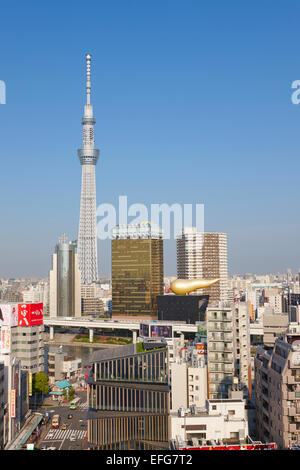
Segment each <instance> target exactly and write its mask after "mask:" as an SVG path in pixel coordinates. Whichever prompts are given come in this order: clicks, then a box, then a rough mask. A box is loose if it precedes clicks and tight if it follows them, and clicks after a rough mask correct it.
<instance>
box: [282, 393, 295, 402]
mask: <svg viewBox="0 0 300 470" xmlns="http://www.w3.org/2000/svg"><path fill="white" fill-rule="evenodd" d="M283 393H284V392H283ZM295 398H296V393H295V392H287V399H288V400H295Z"/></svg>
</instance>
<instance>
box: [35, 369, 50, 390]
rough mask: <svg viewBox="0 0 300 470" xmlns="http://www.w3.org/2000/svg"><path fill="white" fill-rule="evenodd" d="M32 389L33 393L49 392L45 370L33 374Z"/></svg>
mask: <svg viewBox="0 0 300 470" xmlns="http://www.w3.org/2000/svg"><path fill="white" fill-rule="evenodd" d="M32 389H33V392H34V393H38V394H40V395H47V393H48V392H49V385H48V377H47V375H46V374H45V372H38V373H37V374H34V376H33V380H32Z"/></svg>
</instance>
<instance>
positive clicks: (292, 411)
mask: <svg viewBox="0 0 300 470" xmlns="http://www.w3.org/2000/svg"><path fill="white" fill-rule="evenodd" d="M295 414H296V408H293V407H291V408H288V409H287V415H288V416H295Z"/></svg>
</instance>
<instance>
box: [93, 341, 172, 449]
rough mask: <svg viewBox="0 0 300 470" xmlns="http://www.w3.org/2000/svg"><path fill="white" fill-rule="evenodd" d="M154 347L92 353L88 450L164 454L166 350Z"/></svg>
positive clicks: (166, 430) (166, 433) (166, 435)
mask: <svg viewBox="0 0 300 470" xmlns="http://www.w3.org/2000/svg"><path fill="white" fill-rule="evenodd" d="M156 346H157V347H156V348H155V349H147V346H146V343H137V344H130V345H127V346H121V347H118V348H114V349H109V350H99V351H96V352H95V354H94V356H93V358H92V368H91V370H90V375H89V378H88V404H89V412H88V445H89V447H90V448H92V449H98V450H108V449H109V450H111V449H120V450H121V449H122V450H123V449H128V450H134V449H141V450H143V449H164V448H168V445H169V420H168V413H169V385H168V363H167V349H166V347H165V346H163V345H156ZM151 348H152V346H151Z"/></svg>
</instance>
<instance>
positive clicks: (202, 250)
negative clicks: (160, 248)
mask: <svg viewBox="0 0 300 470" xmlns="http://www.w3.org/2000/svg"><path fill="white" fill-rule="evenodd" d="M177 277H178V278H179V279H197V278H200V279H202V278H203V279H216V278H219V279H220V281H219V282H217V283H216V284H214V285H212V286H210V287H208V288H206V289H201V290H199V291H197V294H208V295H209V304H210V305H212V304H216V303H218V302H220V301H221V302H226V301H227V300H228V274H227V235H226V233H209V232H197V229H196V228H195V227H185V228H183V230H182V234H181V236H180V237H179V238H178V239H177Z"/></svg>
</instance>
